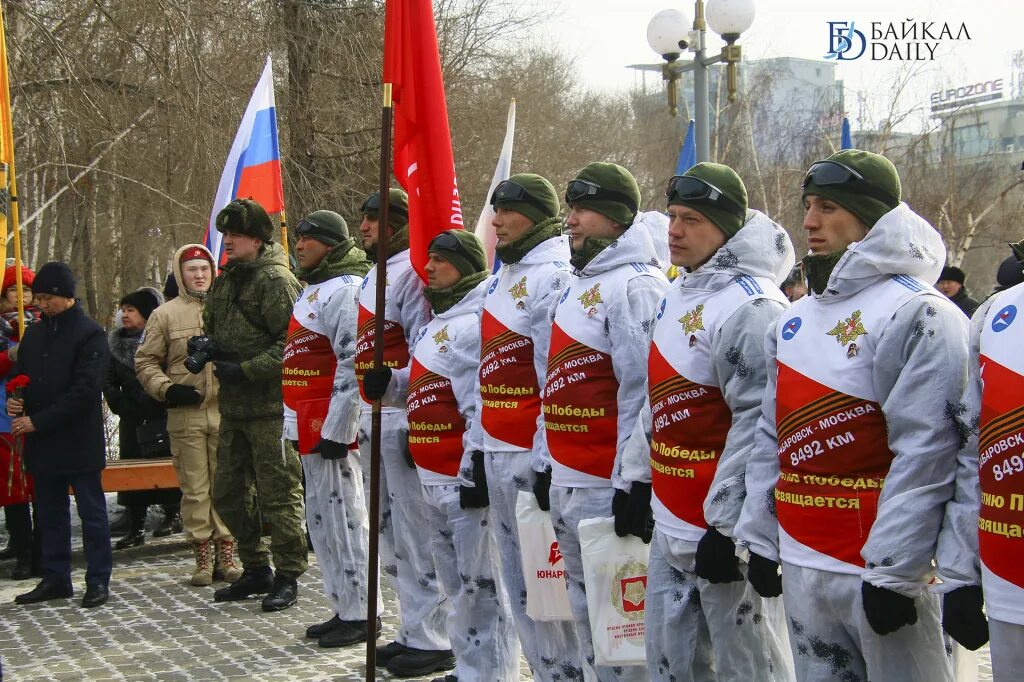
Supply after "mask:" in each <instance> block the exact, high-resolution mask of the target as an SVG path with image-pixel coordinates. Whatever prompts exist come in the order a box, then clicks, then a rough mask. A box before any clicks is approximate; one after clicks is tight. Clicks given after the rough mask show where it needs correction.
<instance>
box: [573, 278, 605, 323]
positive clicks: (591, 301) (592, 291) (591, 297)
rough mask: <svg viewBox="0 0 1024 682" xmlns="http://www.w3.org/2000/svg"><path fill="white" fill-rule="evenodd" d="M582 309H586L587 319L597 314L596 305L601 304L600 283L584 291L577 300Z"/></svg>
mask: <svg viewBox="0 0 1024 682" xmlns="http://www.w3.org/2000/svg"><path fill="white" fill-rule="evenodd" d="M576 300H577V301H579V302H580V303H581V304H582V305H583V307H584V308H586V309H587V317H593V316H594V315H596V314H597V304H598V303H603V300H602V299H601V283H600V282H598V283H597V284H595V285H594V286H592V287H591V288H589V289H587V290H586V291H584V292H583V293H582V294H580V295H579V296H578V297H577V298H576Z"/></svg>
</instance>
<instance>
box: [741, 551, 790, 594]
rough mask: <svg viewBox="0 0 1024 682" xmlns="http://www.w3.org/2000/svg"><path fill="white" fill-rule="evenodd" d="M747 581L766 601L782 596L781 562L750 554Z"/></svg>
mask: <svg viewBox="0 0 1024 682" xmlns="http://www.w3.org/2000/svg"><path fill="white" fill-rule="evenodd" d="M747 580H748V581H749V582H750V584H751V586H753V588H754V591H755V592H757V593H758V594H759V595H761V596H762V597H764V598H765V599H771V598H773V597H778V596H779V595H780V594H782V576H781V575H779V562H777V561H772V560H771V559H765V558H764V557H763V556H761V555H760V554H754V553H753V552H751V553H750V563H749V564H747Z"/></svg>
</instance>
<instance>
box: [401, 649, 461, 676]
mask: <svg viewBox="0 0 1024 682" xmlns="http://www.w3.org/2000/svg"><path fill="white" fill-rule="evenodd" d="M454 667H455V656H454V654H452V650H451V649H443V650H426V649H413V648H412V647H408V648H406V651H405V653H403V654H399V655H398V656H395V657H394V658H392V659H391V660H390V661H388V665H387V669H388V672H389V673H391V674H392V675H394V676H395V677H421V676H424V675H429V674H430V673H436V672H441V671H443V670H451V669H452V668H454Z"/></svg>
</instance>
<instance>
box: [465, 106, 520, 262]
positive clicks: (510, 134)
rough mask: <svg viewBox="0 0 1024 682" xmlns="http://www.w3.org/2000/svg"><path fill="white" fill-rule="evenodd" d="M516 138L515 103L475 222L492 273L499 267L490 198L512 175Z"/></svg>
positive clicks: (509, 112)
mask: <svg viewBox="0 0 1024 682" xmlns="http://www.w3.org/2000/svg"><path fill="white" fill-rule="evenodd" d="M515 136H516V101H515V99H513V100H512V102H511V103H510V104H509V105H508V123H506V124H505V142H504V143H503V144H502V145H501V155H500V156H498V165H497V166H496V167H495V168H494V175H493V176H492V177H491V186H490V188H489V189H488V190H487V197H486V198H485V199H484V208H483V210H482V211H480V218H479V219H477V221H476V230H475V234H476V236H477V238H479V239H480V241H481V242H482V243H483V245H484V252H485V253H486V254H487V264H488V265H489V266H491V270H492V272H493V271H494V270H496V269H497V268H498V266H499V265H501V262H500V261H498V257H497V256H496V255H495V254H494V247H495V244H496V243H497V239H496V238H495V236H494V228H493V227H492V226H491V220H492V219H493V218H494V209H493V208H492V207H491V196H492V195H493V194H494V188H495V187H497V186H498V185H499V184H500V183H501V182H502V181H504V180H508V176H509V175H511V174H512V140H513V138H515Z"/></svg>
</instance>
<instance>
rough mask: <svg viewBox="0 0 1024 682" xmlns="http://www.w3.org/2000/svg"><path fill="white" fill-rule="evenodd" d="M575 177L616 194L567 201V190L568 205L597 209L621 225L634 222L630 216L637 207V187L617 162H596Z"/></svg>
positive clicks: (638, 204)
mask: <svg viewBox="0 0 1024 682" xmlns="http://www.w3.org/2000/svg"><path fill="white" fill-rule="evenodd" d="M575 179H576V180H583V181H584V182H591V183H593V184H595V185H597V186H598V187H600V188H601V189H603V190H606V191H608V192H615V193H616V194H618V195H619V197H616V198H607V197H601V196H600V194H597V195H586V196H583V197H582V198H579V199H577V200H575V201H569V196H568V195H569V194H570V193H569V192H566V194H567V196H566V199H565V202H566V203H567V204H570V205H573V206H582V207H583V208H589V209H591V210H592V211H597V212H598V213H600V214H602V215H605V216H608V217H609V218H611V219H612V220H614V221H615V222H616V223H618V224H619V225H622V226H623V227H629V226H630V225H632V224H633V219H634V218H635V217H636V212H637V210H638V208H639V206H640V187H639V186H638V185H637V184H636V178H634V177H633V174H632V173H630V172H629V171H628V170H626V169H625V168H623V167H622V166H620V165H618V164H615V163H603V162H600V161H597V162H594V163H591V164H589V165H588V166H586V167H585V168H584V169H583V170H581V171H580V172H579V175H577V176H576V178H575ZM569 185H570V186H571V185H572V183H571V182H570V183H569ZM629 201H632V205H631V206H630V205H627V202H629Z"/></svg>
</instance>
